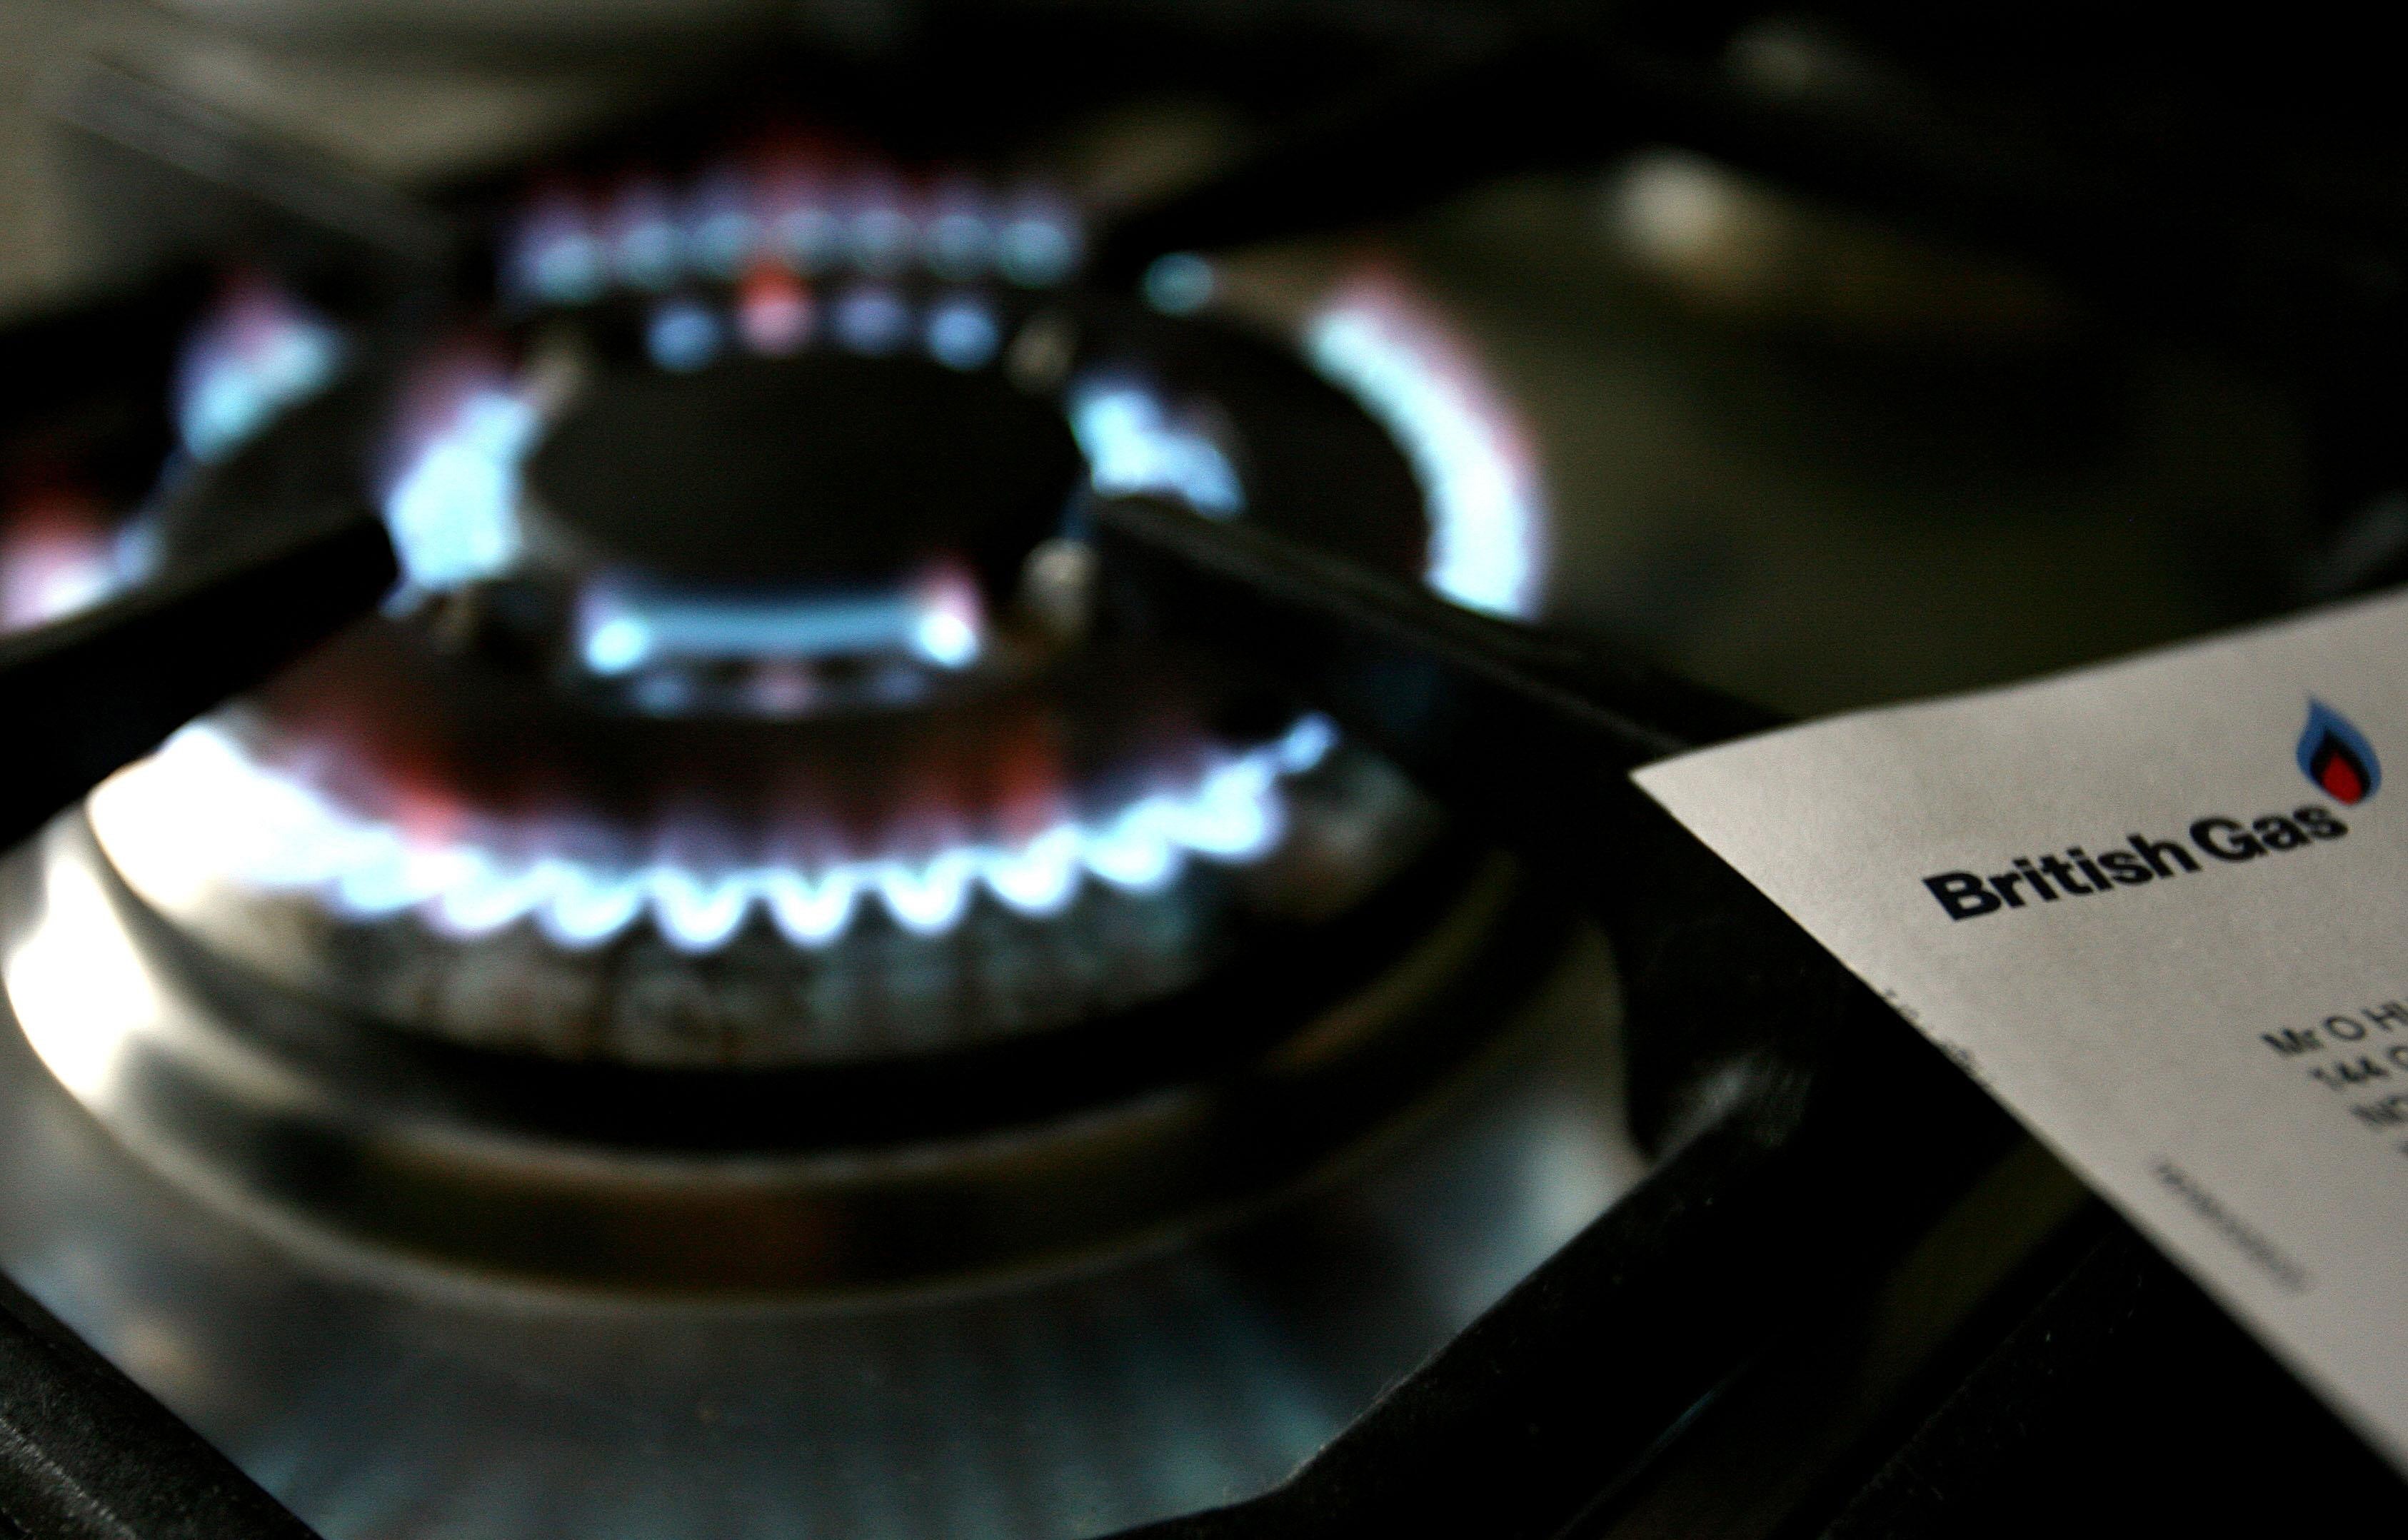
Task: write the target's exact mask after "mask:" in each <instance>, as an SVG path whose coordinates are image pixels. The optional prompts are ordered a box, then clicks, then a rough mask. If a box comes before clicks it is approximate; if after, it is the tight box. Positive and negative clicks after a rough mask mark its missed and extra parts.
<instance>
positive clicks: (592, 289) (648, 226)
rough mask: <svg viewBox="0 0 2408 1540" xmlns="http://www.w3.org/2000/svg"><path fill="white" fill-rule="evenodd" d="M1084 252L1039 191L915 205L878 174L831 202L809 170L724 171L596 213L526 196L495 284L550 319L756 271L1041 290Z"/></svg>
mask: <svg viewBox="0 0 2408 1540" xmlns="http://www.w3.org/2000/svg"><path fill="white" fill-rule="evenodd" d="M1084 249H1085V237H1084V235H1083V233H1082V230H1081V228H1080V224H1079V221H1078V218H1077V216H1076V213H1075V211H1074V210H1073V209H1072V207H1071V206H1070V205H1069V203H1068V200H1066V199H1064V198H1062V197H1060V196H1059V195H1057V194H1055V193H1053V192H1049V191H1047V190H1045V189H1042V188H1035V187H1028V188H1022V189H1020V190H1019V191H1017V192H1014V193H1012V194H1011V195H1010V196H1009V197H1008V198H1006V199H1001V200H998V199H997V198H996V196H995V195H994V194H993V193H991V192H989V191H988V190H986V189H985V188H982V187H981V186H978V185H976V184H973V183H970V182H967V181H953V182H950V183H947V184H945V185H944V186H941V187H940V188H939V189H938V190H937V191H936V192H934V193H933V194H930V195H929V196H928V197H927V198H925V200H921V199H915V198H913V197H910V196H907V194H906V192H905V190H904V189H903V187H902V185H901V183H900V182H899V181H898V180H897V179H896V177H895V176H894V175H893V173H892V172H890V171H887V170H884V169H882V168H879V167H875V166H873V167H868V168H866V169H864V170H863V171H862V172H861V173H859V174H858V175H857V176H856V177H855V178H853V182H852V184H851V185H850V186H848V187H846V188H844V189H843V190H842V191H841V192H839V191H837V190H836V189H835V188H833V187H832V185H831V178H829V176H828V174H827V169H826V168H825V167H824V166H822V165H819V164H815V163H811V162H810V161H807V160H804V161H796V160H791V159H790V160H787V161H783V162H772V163H764V164H745V163H737V162H728V163H722V164H714V165H711V166H708V167H706V168H704V169H703V170H702V171H701V172H700V173H698V174H697V175H695V177H694V178H692V179H691V180H690V181H689V182H687V183H686V184H685V185H683V186H682V187H681V188H672V187H671V186H670V185H669V184H667V183H665V182H662V181H658V180H655V179H652V178H633V179H630V180H628V181H626V182H624V183H622V184H621V185H620V186H619V187H618V188H617V190H616V191H615V192H613V193H612V194H611V195H610V196H609V199H608V200H607V207H604V208H601V209H599V210H597V209H596V208H595V207H593V206H592V205H591V204H590V203H588V202H587V201H586V200H585V199H583V198H581V197H580V196H578V195H577V194H576V193H574V192H571V191H569V190H568V189H566V188H565V187H553V188H549V189H545V190H543V191H540V192H537V193H536V194H534V195H533V196H531V197H530V198H529V200H528V201H527V203H526V205H525V206H524V207H523V208H522V209H521V210H520V212H519V214H518V217H517V219H516V221H515V222H514V224H513V226H512V228H511V230H510V233H509V237H508V239H506V240H505V241H504V243H503V253H502V269H501V278H502V289H503V292H504V293H505V295H507V296H508V297H509V298H510V299H512V300H515V301H518V302H521V303H534V304H538V305H554V306H578V305H585V304H590V303H591V302H593V301H595V300H596V299H599V298H601V297H602V295H603V294H604V293H606V292H608V291H609V289H610V288H611V287H613V286H614V285H616V286H621V287H624V288H628V289H634V290H638V291H639V292H648V293H661V292H667V291H668V290H670V289H672V288H674V287H676V286H677V285H678V284H680V283H681V282H686V281H690V280H697V279H698V280H702V281H706V282H717V283H724V282H731V281H734V280H735V279H737V278H739V277H740V276H741V275H742V274H743V272H744V270H745V268H746V265H747V264H749V263H752V262H753V261H754V260H755V259H764V260H767V261H771V262H776V263H781V264H784V265H785V266H786V267H788V268H789V269H791V270H792V271H794V272H796V273H801V274H818V273H822V272H825V271H827V270H829V269H831V268H834V267H838V266H843V267H847V268H850V269H851V270H852V271H853V272H855V273H858V274H862V275H864V276H867V277H870V278H895V277H897V276H898V275H900V274H901V273H902V271H903V270H904V269H905V268H906V267H907V266H909V265H910V264H911V263H913V262H914V261H917V262H918V263H919V264H920V265H921V266H922V267H923V268H925V270H926V271H927V272H928V273H929V274H930V275H932V276H934V277H936V278H939V279H941V280H943V281H945V282H948V283H965V282H970V281H973V280H976V279H979V278H984V277H986V276H987V275H988V274H990V273H996V274H999V275H1000V276H1002V277H1003V278H1006V279H1008V280H1009V281H1011V282H1012V283H1015V284H1019V285H1022V286H1024V287H1027V288H1051V287H1054V286H1055V285H1057V284H1060V283H1063V282H1065V281H1067V280H1068V278H1070V277H1071V276H1072V275H1073V274H1075V273H1076V272H1077V271H1078V269H1079V265H1080V263H1081V262H1082V259H1083V255H1084Z"/></svg>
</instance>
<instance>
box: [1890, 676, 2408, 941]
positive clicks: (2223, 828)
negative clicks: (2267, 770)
mask: <svg viewBox="0 0 2408 1540" xmlns="http://www.w3.org/2000/svg"><path fill="white" fill-rule="evenodd" d="M2294 753H2295V755H2296V757H2297V758H2298V760H2299V763H2300V774H2301V775H2303V776H2305V777H2308V781H2309V784H2311V785H2313V786H2314V787H2315V789H2316V790H2317V791H2321V792H2323V793H2324V794H2325V795H2326V796H2328V797H2330V798H2331V799H2332V800H2333V801H2334V802H2337V803H2339V804H2341V805H2342V806H2344V807H2355V806H2358V804H2360V803H2362V802H2364V801H2365V800H2366V799H2367V798H2369V797H2371V796H2372V795H2374V792H2375V789H2376V788H2377V787H2379V786H2381V785H2382V784H2383V762H2382V761H2381V760H2380V759H2379V758H2377V757H2376V755H2375V752H2374V745H2372V744H2371V743H2369V742H2368V741H2367V739H2366V734H2363V733H2361V732H2359V731H2358V727H2357V725H2356V724H2355V723H2353V722H2352V721H2351V720H2349V719H2348V718H2347V717H2344V716H2343V715H2342V714H2341V713H2340V712H2338V711H2336V710H2334V709H2333V708H2332V707H2331V706H2327V705H2326V704H2325V703H2324V702H2322V701H2320V700H2316V699H2315V698H2313V697H2311V698H2310V699H2309V701H2308V723H2307V725H2306V726H2305V727H2303V728H2301V729H2300V741H2299V744H2298V745H2297V747H2296V749H2294ZM2184 833H2185V834H2187V835H2188V836H2189V837H2188V838H2187V839H2186V838H2184V837H2182V836H2181V835H2171V834H2166V835H2160V834H2125V835H2124V836H2123V837H2122V838H2121V839H2106V840H2100V841H2096V842H2093V843H2091V844H2088V845H2068V846H2066V847H2065V848H2063V850H2062V851H2056V850H2052V851H2048V852H2045V853H2043V854H2041V855H2038V856H2028V855H2019V856H2013V857H2009V858H2007V859H2005V860H2001V861H2000V862H1998V863H1996V864H1998V865H1999V866H2000V867H2002V868H2004V869H2003V870H2000V871H1995V872H1992V871H1985V870H1982V869H1981V868H1978V867H1976V868H1970V869H1966V870H1960V871H1954V872H1934V873H1932V874H1931V875H1930V876H1929V877H1925V878H1923V886H1924V889H1925V891H1928V892H1929V893H1930V894H1931V896H1932V897H1933V898H1934V899H1935V900H1937V901H1938V903H1939V905H1940V908H1941V911H1942V913H1943V914H1945V915H1947V917H1948V918H1949V919H1950V920H1972V919H1976V918H1978V917H1980V916H1982V915H1992V914H2000V913H2003V912H2005V911H2007V910H2011V909H2024V908H2042V907H2045V906H2048V905H2055V904H2057V903H2060V902H2062V901H2063V900H2066V899H2089V898H2096V897H2102V896H2104V895H2106V894H2109V893H2114V892H2119V891H2122V890H2124V889H2127V888H2138V887H2142V886H2144V885H2146V884H2149V883H2158V882H2164V881H2167V880H2169V879H2171V878H2173V877H2197V876H2200V875H2202V874H2204V873H2208V872H2215V871H2222V870H2225V869H2227V868H2229V867H2232V866H2239V865H2243V864H2244V863H2249V862H2253V861H2259V860H2262V859H2264V858H2266V857H2269V856H2281V855H2283V854H2285V853H2286V852H2288V851H2294V850H2312V849H2315V848H2318V847H2320V846H2325V845H2329V844H2331V843H2332V842H2333V841H2335V840H2339V839H2344V838H2346V837H2348V834H2349V825H2348V824H2347V823H2346V822H2344V821H2343V820H2341V819H2340V818H2339V817H2337V816H2335V814H2334V812H2333V810H2332V809H2331V808H2330V807H2329V806H2325V805H2323V804H2321V803H2310V804H2308V805H2307V806H2302V807H2290V808H2277V809H2274V810H2273V811H2271V812H2266V813H2260V814H2258V815H2257V817H2255V818H2234V817H2228V816H2226V815H2224V814H2220V813H2215V814H2210V815H2209V816H2207V817H2206V818H2200V819H2193V820H2191V822H2190V826H2189V827H2188V828H2187V829H2186V830H2185V831H2184ZM1984 864H1985V865H1988V864H1990V863H1984Z"/></svg>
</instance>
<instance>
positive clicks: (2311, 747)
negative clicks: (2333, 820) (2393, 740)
mask: <svg viewBox="0 0 2408 1540" xmlns="http://www.w3.org/2000/svg"><path fill="white" fill-rule="evenodd" d="M2299 759H2300V774H2301V775H2303V776H2305V777H2308V779H2309V781H2310V782H2311V783H2313V784H2314V785H2315V788H2316V790H2318V791H2322V792H2324V793H2325V794H2326V795H2327V796H2329V797H2330V798H2332V799H2333V800H2334V801H2335V802H2338V803H2343V804H2345V805H2347V806H2357V805H2358V803H2361V802H2364V801H2365V800H2366V799H2367V798H2369V797H2371V796H2372V795H2374V790H2375V788H2376V787H2378V786H2381V785H2382V784H2383V762H2382V761H2381V760H2379V759H2377V758H2376V757H2375V754H2374V746H2373V745H2372V744H2371V743H2369V742H2367V741H2366V734H2363V733H2360V732H2359V731H2358V728H2357V727H2356V726H2355V725H2354V724H2353V723H2352V722H2351V721H2350V720H2349V719H2348V718H2347V717H2344V716H2343V715H2342V714H2341V713H2340V712H2338V711H2336V710H2334V709H2333V708H2332V707H2331V706H2327V705H2326V704H2325V703H2324V702H2322V701H2320V700H2317V699H2316V698H2315V697H2314V696H2310V697H2309V698H2308V725H2307V726H2305V727H2303V728H2301V729H2300V746H2299Z"/></svg>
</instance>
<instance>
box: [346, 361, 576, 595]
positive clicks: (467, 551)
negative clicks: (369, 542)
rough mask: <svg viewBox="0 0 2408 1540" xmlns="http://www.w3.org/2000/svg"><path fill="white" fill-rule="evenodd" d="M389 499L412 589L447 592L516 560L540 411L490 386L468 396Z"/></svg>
mask: <svg viewBox="0 0 2408 1540" xmlns="http://www.w3.org/2000/svg"><path fill="white" fill-rule="evenodd" d="M447 415H448V421H446V422H445V423H444V424H443V425H442V427H441V428H440V430H439V431H437V433H435V434H433V435H430V436H429V437H428V438H427V440H426V441H425V443H424V444H423V445H422V446H421V447H420V449H419V450H418V452H417V454H416V455H414V456H413V457H411V459H410V460H409V463H408V464H407V465H406V466H405V467H404V469H403V470H402V473H401V475H400V476H399V477H398V478H395V479H394V484H393V487H392V490H391V491H390V492H387V493H386V496H385V501H384V517H385V524H386V527H387V528H389V529H390V530H391V531H392V532H393V543H394V550H395V552H396V553H397V554H398V555H399V556H400V558H401V566H402V573H403V576H404V578H406V579H407V586H408V587H409V588H411V589H415V590H418V591H421V592H443V591H445V590H448V589H453V588H457V587H459V586H460V585H461V584H463V583H467V582H472V581H474V580H476V579H478V578H490V577H495V576H497V575H498V574H500V573H502V572H505V571H507V570H509V566H510V564H511V563H514V562H516V561H517V560H518V556H519V549H520V545H521V533H520V529H519V519H518V506H519V479H520V467H521V465H522V464H523V462H524V461H525V459H526V456H527V454H528V452H529V451H530V450H532V449H534V447H535V441H536V435H537V434H538V431H539V430H540V429H541V427H542V418H541V415H540V414H539V413H538V411H537V410H536V408H535V406H534V405H533V404H532V403H531V402H529V401H528V400H527V399H526V398H524V397H523V396H522V395H519V394H517V393H516V392H512V391H510V390H509V389H507V388H504V387H501V386H498V385H484V386H480V387H477V388H474V389H472V390H469V391H468V392H466V393H465V394H464V395H463V396H462V397H461V398H460V399H459V400H458V401H457V402H456V403H454V404H453V405H452V407H451V408H450V411H449V413H448V414H447Z"/></svg>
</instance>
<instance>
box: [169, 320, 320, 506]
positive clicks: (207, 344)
mask: <svg viewBox="0 0 2408 1540" xmlns="http://www.w3.org/2000/svg"><path fill="white" fill-rule="evenodd" d="M343 351H344V349H343V339H342V336H341V335H340V334H339V333H337V331H336V330H335V329H334V328H333V327H332V326H331V325H329V324H328V323H327V322H326V321H324V320H323V319H322V318H321V317H320V316H319V315H318V314H317V313H316V312H315V311H313V310H311V309H309V308H308V307H306V306H304V305H303V304H301V302H300V301H298V300H296V299H294V297H293V296H292V295H291V294H289V293H287V292H284V291H283V290H282V289H280V288H279V287H277V286H276V285H274V284H271V283H269V282H267V281H265V280H264V279H255V278H254V279H243V280H238V281H237V282H236V284H235V285H234V287H233V289H232V291H231V292H229V293H228V295H227V297H226V299H225V300H224V302H223V303H222V304H221V305H219V306H218V307H216V308H215V309H214V310H212V311H211V312H210V313H209V314H208V316H207V317H205V318H204V319H203V320H202V321H201V323H200V324H199V325H198V326H196V327H195V328H194V329H193V333H192V335H191V336H190V337H189V338H188V339H187V340H186V342H185V344H184V351H183V356H182V357H181V358H180V359H179V361H178V365H177V373H176V429H177V433H178V435H179V437H180V438H181V439H182V441H183V446H184V449H185V451H186V452H187V453H189V454H190V455H192V457H193V459H195V460H199V461H203V462H208V461H213V460H221V459H223V458H224V457H225V456H226V455H228V454H230V453H232V452H233V451H234V450H235V449H236V448H238V447H240V446H241V445H242V444H243V443H244V442H245V441H246V440H248V439H249V438H250V437H251V435H253V434H255V433H257V432H258V431H259V430H260V429H261V428H263V427H265V426H266V424H267V422H268V420H269V419H271V418H273V417H274V416H275V415H276V414H277V413H279V412H280V411H283V410H284V409H285V408H286V407H288V406H293V405H294V403H296V402H300V401H303V400H306V399H308V397H310V396H312V395H315V394H316V393H317V392H320V391H321V390H323V389H324V388H325V387H326V385H327V384H329V383H330V382H331V381H332V380H333V379H334V378H335V372H336V370H337V369H338V368H339V367H340V366H341V364H342V362H343Z"/></svg>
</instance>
